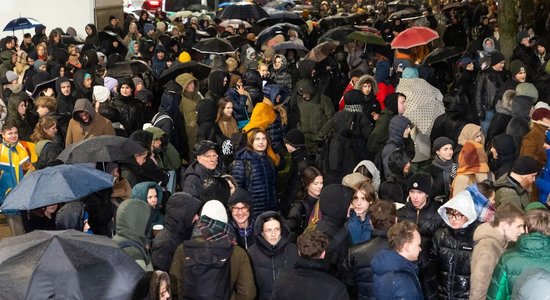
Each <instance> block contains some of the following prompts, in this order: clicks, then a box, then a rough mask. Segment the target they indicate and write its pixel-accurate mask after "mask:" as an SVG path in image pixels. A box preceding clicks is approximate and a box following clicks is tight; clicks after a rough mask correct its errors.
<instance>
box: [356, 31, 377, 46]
mask: <svg viewBox="0 0 550 300" xmlns="http://www.w3.org/2000/svg"><path fill="white" fill-rule="evenodd" d="M347 38H348V39H350V40H356V41H360V42H363V43H365V44H371V45H379V46H385V45H386V41H384V39H383V38H382V37H381V36H379V35H376V34H374V33H372V32H362V31H355V32H352V33H350V34H349V35H348V36H347Z"/></svg>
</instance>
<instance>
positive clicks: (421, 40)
mask: <svg viewBox="0 0 550 300" xmlns="http://www.w3.org/2000/svg"><path fill="white" fill-rule="evenodd" d="M438 37H439V34H438V33H437V31H435V30H433V29H431V28H428V27H423V26H418V27H411V28H408V29H406V30H404V31H402V32H400V33H399V34H398V35H397V36H396V37H395V38H394V39H393V41H392V42H391V47H392V49H409V48H412V47H416V46H421V45H426V44H427V43H429V42H431V41H433V40H435V39H437V38H438Z"/></svg>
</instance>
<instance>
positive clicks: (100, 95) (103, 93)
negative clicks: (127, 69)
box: [93, 85, 111, 103]
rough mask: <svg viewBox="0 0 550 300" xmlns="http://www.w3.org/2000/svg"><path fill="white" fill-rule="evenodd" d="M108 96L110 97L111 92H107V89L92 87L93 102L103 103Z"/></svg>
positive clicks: (98, 86) (100, 86)
mask: <svg viewBox="0 0 550 300" xmlns="http://www.w3.org/2000/svg"><path fill="white" fill-rule="evenodd" d="M109 96H111V92H109V89H108V88H106V87H104V86H102V85H96V86H94V92H93V99H94V100H95V101H97V102H99V103H103V102H105V101H107V99H109Z"/></svg>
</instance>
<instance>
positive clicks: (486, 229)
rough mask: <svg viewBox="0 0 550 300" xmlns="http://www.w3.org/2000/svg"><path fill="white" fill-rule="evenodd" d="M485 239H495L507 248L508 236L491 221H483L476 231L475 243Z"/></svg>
mask: <svg viewBox="0 0 550 300" xmlns="http://www.w3.org/2000/svg"><path fill="white" fill-rule="evenodd" d="M484 239H493V240H495V241H496V242H497V243H498V245H500V246H501V247H502V248H506V245H507V242H506V236H505V235H504V234H502V233H501V232H500V231H499V230H498V229H497V228H496V227H493V225H491V223H490V222H487V223H483V224H481V225H479V226H478V227H477V228H476V231H474V243H476V244H477V243H478V242H479V241H481V240H484Z"/></svg>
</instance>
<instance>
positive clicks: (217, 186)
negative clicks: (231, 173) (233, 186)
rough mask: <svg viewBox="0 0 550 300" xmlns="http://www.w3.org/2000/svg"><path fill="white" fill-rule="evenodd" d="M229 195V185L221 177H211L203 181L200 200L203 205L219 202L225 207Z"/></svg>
mask: <svg viewBox="0 0 550 300" xmlns="http://www.w3.org/2000/svg"><path fill="white" fill-rule="evenodd" d="M230 194H231V193H230V188H229V183H227V181H226V180H225V179H224V178H222V177H221V176H212V177H209V178H206V179H205V180H204V181H203V183H202V190H201V194H200V200H201V201H202V202H204V203H206V201H210V200H219V201H220V202H221V203H223V205H224V206H225V207H227V201H228V200H229V196H230Z"/></svg>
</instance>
